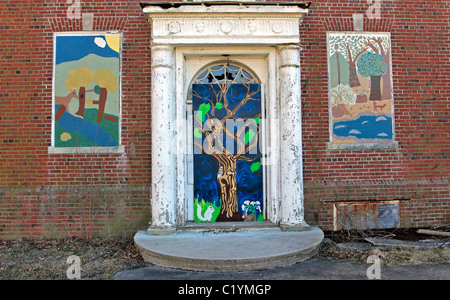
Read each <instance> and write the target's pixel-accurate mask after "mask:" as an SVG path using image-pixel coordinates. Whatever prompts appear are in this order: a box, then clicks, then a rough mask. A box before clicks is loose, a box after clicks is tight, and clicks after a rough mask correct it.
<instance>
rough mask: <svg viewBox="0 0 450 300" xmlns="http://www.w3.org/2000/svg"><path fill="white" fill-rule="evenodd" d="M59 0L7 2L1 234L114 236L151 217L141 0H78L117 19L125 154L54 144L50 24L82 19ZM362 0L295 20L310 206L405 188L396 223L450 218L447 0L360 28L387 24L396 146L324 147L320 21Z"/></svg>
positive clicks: (324, 221)
mask: <svg viewBox="0 0 450 300" xmlns="http://www.w3.org/2000/svg"><path fill="white" fill-rule="evenodd" d="M66 2H67V1H65V0H51V1H50V0H45V1H44V0H34V1H30V0H26V1H18V0H6V1H0V34H1V44H0V238H14V237H18V236H60V237H61V236H62V237H64V236H67V235H69V234H75V235H86V234H92V233H98V234H109V233H114V232H123V231H125V230H136V228H145V227H146V225H147V223H148V221H149V220H150V215H149V214H150V200H149V199H150V191H149V186H150V184H151V183H150V175H151V174H150V166H151V161H150V154H151V141H150V137H151V129H150V121H151V120H150V83H151V82H150V80H151V78H150V73H151V70H150V49H149V45H150V27H149V25H148V24H147V23H146V20H145V18H144V16H143V14H142V10H141V7H140V5H139V1H125V0H121V1H119V0H111V1H88V0H82V1H81V2H82V13H94V14H95V23H94V28H93V29H94V30H122V31H123V32H124V34H123V38H124V41H123V73H122V87H123V98H122V104H123V123H122V126H123V128H122V134H123V145H124V146H125V151H126V152H125V154H73V155H54V154H51V155H49V154H48V147H49V146H50V143H51V118H52V107H51V106H52V105H51V104H52V61H53V39H52V34H53V32H58V31H77V30H80V29H81V21H80V20H72V21H71V20H69V19H68V18H67V15H66V14H67V8H68V6H69V5H70V4H66ZM368 7H369V4H367V1H365V0H360V1H356V0H355V1H352V0H333V1H322V0H321V1H312V4H311V7H310V14H309V15H308V16H307V17H306V18H305V20H304V22H303V26H302V27H301V32H302V34H301V43H302V46H303V48H304V50H303V52H302V54H301V59H302V61H301V63H302V82H303V86H304V88H303V98H302V105H303V137H304V140H303V146H304V176H305V204H306V218H307V220H308V222H309V223H311V224H317V225H319V226H321V227H322V228H323V229H325V230H329V229H332V224H333V213H332V212H333V211H332V208H333V202H335V201H359V200H383V201H385V200H397V199H400V200H401V203H400V213H401V217H400V222H401V225H402V226H408V227H409V226H413V227H418V226H430V225H433V224H442V223H445V222H446V223H448V222H450V219H449V218H450V217H449V215H450V214H449V208H448V203H449V200H450V196H449V180H448V178H449V164H448V155H449V144H450V142H449V141H450V136H449V135H450V131H449V129H448V127H449V111H450V109H449V103H450V99H449V93H450V88H449V82H450V75H449V74H450V62H449V52H448V51H449V37H450V34H449V32H450V28H449V27H450V26H449V12H450V7H449V3H448V1H444V0H442V1H392V0H383V1H382V9H381V19H380V20H369V19H367V16H366V17H365V30H367V31H385V32H386V31H387V32H391V34H392V48H393V53H392V65H393V78H394V86H393V88H394V105H395V134H396V140H397V141H398V142H399V148H398V149H391V150H345V151H344V150H338V151H327V147H326V143H327V142H328V141H329V123H328V117H329V116H328V84H327V61H326V32H327V31H344V30H346V31H351V30H352V29H353V27H352V14H353V13H365V12H366V10H367V8H368Z"/></svg>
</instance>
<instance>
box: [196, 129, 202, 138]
mask: <svg viewBox="0 0 450 300" xmlns="http://www.w3.org/2000/svg"><path fill="white" fill-rule="evenodd" d="M194 136H195V137H196V138H202V134H201V132H200V130H199V129H198V128H195V129H194Z"/></svg>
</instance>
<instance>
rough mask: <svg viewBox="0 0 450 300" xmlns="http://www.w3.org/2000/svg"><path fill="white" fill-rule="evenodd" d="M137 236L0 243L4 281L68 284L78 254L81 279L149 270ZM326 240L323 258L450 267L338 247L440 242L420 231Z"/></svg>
mask: <svg viewBox="0 0 450 300" xmlns="http://www.w3.org/2000/svg"><path fill="white" fill-rule="evenodd" d="M134 234H135V233H130V235H124V236H114V237H109V238H94V239H92V240H90V241H88V240H86V239H83V238H67V239H60V240H25V239H23V240H16V241H0V279H3V280H5V279H10V280H18V279H30V280H38V279H58V280H63V279H67V269H68V268H69V267H70V266H71V264H69V263H67V258H68V257H69V256H71V255H77V256H79V257H80V262H81V277H82V279H97V280H111V279H113V277H114V275H115V274H116V273H117V272H119V271H122V270H125V269H131V268H136V267H141V266H146V265H149V264H148V263H146V262H144V260H143V259H142V258H141V256H140V255H139V253H138V252H137V251H136V248H135V247H134V240H133V237H134ZM325 237H326V239H325V240H324V243H323V244H322V247H321V249H320V253H319V256H322V257H328V258H333V259H344V260H350V261H354V262H361V263H366V262H367V258H368V257H369V256H370V255H377V256H379V257H380V258H381V262H382V264H384V265H404V264H422V263H444V264H449V263H450V247H448V246H445V247H439V248H437V249H426V250H417V249H411V248H404V247H396V248H393V249H390V250H380V249H372V248H371V249H366V250H360V249H342V248H340V247H338V244H340V243H344V244H345V243H362V242H364V238H366V237H377V238H391V239H394V238H395V239H403V240H407V241H420V240H424V239H433V240H437V238H436V237H433V236H424V235H417V233H416V229H397V230H383V231H354V232H347V231H342V232H326V233H325ZM441 240H442V238H441ZM447 241H448V239H447ZM447 245H448V243H447Z"/></svg>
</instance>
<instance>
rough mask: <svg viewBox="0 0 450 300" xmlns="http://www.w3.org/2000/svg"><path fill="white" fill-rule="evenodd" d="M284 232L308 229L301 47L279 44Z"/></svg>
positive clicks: (282, 221) (282, 216)
mask: <svg viewBox="0 0 450 300" xmlns="http://www.w3.org/2000/svg"><path fill="white" fill-rule="evenodd" d="M277 48H278V52H279V57H280V65H279V67H280V73H279V74H280V90H279V91H280V94H279V95H280V101H279V105H280V119H281V120H282V122H281V126H280V156H281V159H280V165H281V168H280V169H281V174H280V175H281V205H280V206H281V219H280V227H281V229H282V230H295V231H299V230H309V225H308V224H306V222H305V220H304V205H303V198H304V197H303V161H302V120H301V77H300V47H299V45H298V44H285V45H278V46H277Z"/></svg>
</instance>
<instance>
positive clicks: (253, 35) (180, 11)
mask: <svg viewBox="0 0 450 300" xmlns="http://www.w3.org/2000/svg"><path fill="white" fill-rule="evenodd" d="M142 6H143V11H144V14H145V16H146V17H147V19H148V22H149V23H150V24H151V28H152V39H153V43H154V44H173V45H190V44H215V45H217V44H234V45H238V44H251V43H255V44H259V45H276V44H280V43H299V39H300V37H299V33H300V32H299V27H300V24H301V22H302V19H303V17H304V16H305V15H306V14H307V13H308V10H307V9H306V8H305V7H307V5H306V4H304V3H295V2H288V3H281V4H275V3H269V2H256V1H252V2H240V3H238V2H180V3H172V4H170V3H162V4H157V3H148V4H144V3H143V4H142Z"/></svg>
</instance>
